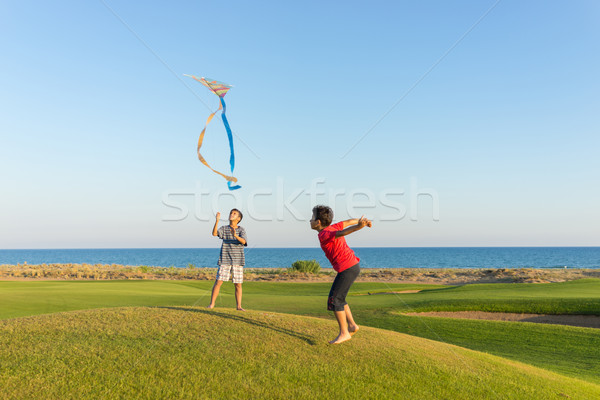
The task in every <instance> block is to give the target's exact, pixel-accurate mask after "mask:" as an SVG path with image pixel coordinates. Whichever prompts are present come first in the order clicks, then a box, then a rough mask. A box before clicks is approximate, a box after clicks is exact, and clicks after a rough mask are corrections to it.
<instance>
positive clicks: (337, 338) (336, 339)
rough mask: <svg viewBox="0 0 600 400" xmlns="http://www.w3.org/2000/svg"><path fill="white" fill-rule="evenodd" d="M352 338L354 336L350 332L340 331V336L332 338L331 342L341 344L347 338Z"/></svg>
mask: <svg viewBox="0 0 600 400" xmlns="http://www.w3.org/2000/svg"><path fill="white" fill-rule="evenodd" d="M350 339H352V336H350V333H344V334H342V333H340V334H339V335H338V337H336V338H335V339H333V340H330V341H329V344H340V343H343V342H345V341H347V340H350Z"/></svg>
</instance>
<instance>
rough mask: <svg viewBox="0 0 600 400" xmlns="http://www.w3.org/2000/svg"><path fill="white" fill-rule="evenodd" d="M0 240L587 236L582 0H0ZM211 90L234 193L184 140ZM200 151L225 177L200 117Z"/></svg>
mask: <svg viewBox="0 0 600 400" xmlns="http://www.w3.org/2000/svg"><path fill="white" fill-rule="evenodd" d="M0 51H1V54H2V55H1V57H2V62H1V63H0V90H1V91H0V113H1V118H0V138H1V141H0V171H1V172H0V185H1V190H2V195H1V196H0V248H103V247H109V248H110V247H213V246H218V245H219V243H218V241H216V240H215V239H214V238H213V237H211V236H210V231H211V228H212V224H213V219H212V218H213V217H212V215H213V213H214V212H216V211H221V212H222V213H223V214H225V215H226V214H227V213H228V210H229V209H230V208H232V207H234V206H236V207H238V208H240V209H241V210H242V211H243V212H244V214H245V217H244V220H243V222H242V225H244V226H245V227H246V229H247V231H248V236H249V240H250V245H251V246H257V247H297V246H301V247H303V246H308V247H310V246H316V245H317V239H316V235H315V232H314V231H311V230H310V229H309V224H308V220H309V218H310V210H311V208H312V206H313V205H314V204H315V203H324V204H329V205H331V206H332V207H333V208H334V211H335V214H336V219H346V218H350V217H359V216H360V215H362V214H364V215H366V216H368V217H369V218H372V219H373V221H374V227H373V229H371V230H364V231H361V232H359V233H356V234H353V235H352V236H351V237H349V239H348V241H349V243H350V244H351V245H352V246H561V245H564V246H577V245H581V246H599V245H600V211H599V208H598V204H599V203H600V156H599V154H598V153H599V149H600V135H599V133H600V112H599V111H600V79H599V74H598V71H600V3H599V2H598V1H595V0H590V1H580V0H574V1H552V0H549V1H535V0H532V1H517V0H501V1H496V0H490V1H483V0H481V1H472V0H470V1H374V2H355V1H345V2H323V1H314V2H313V1H304V2H294V3H291V2H260V1H257V2H247V1H226V2H215V1H211V2H200V1H194V2H192V1H175V2H173V1H171V2H167V1H163V2H160V1H148V2H143V3H140V2H132V1H120V0H119V1H117V0H99V1H75V0H73V1H61V0H57V1H52V2H47V1H3V2H2V3H0ZM183 74H193V75H197V76H206V77H210V78H213V79H218V80H221V81H224V82H227V83H230V84H232V85H234V88H233V89H232V90H230V91H229V93H228V94H227V96H226V97H225V100H226V101H227V115H228V118H229V122H230V124H231V127H232V129H233V131H234V135H235V137H234V144H235V148H236V161H237V164H236V170H235V176H237V177H238V178H239V183H240V184H241V185H242V189H240V190H237V191H235V192H229V191H228V190H227V187H226V184H225V181H224V180H223V179H222V178H220V177H219V176H217V175H215V174H213V173H212V172H211V171H210V170H208V169H207V168H206V167H204V166H203V165H202V164H201V163H200V162H199V161H198V159H197V156H196V142H197V140H198V135H199V133H200V131H201V129H202V127H203V126H204V123H205V121H206V118H207V117H208V115H209V114H210V112H211V111H213V110H215V109H216V108H217V107H218V99H217V97H216V96H215V95H214V94H211V93H210V92H209V91H208V90H207V89H206V88H204V87H203V86H202V85H200V84H198V83H197V82H195V81H193V80H191V79H190V78H186V77H184V76H183ZM203 154H204V155H205V156H206V158H207V159H208V161H209V162H210V163H211V164H213V166H214V167H216V168H217V169H220V170H223V171H226V170H227V166H228V158H229V153H228V145H227V138H226V133H225V130H224V128H223V125H222V123H221V121H220V119H217V118H215V119H214V120H213V122H212V123H211V124H210V125H209V128H208V131H207V134H206V139H205V144H204V146H203Z"/></svg>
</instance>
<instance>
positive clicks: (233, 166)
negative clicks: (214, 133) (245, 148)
mask: <svg viewBox="0 0 600 400" xmlns="http://www.w3.org/2000/svg"><path fill="white" fill-rule="evenodd" d="M219 98H220V99H221V105H220V106H219V108H221V107H223V112H221V118H223V125H225V130H226V131H227V138H228V139H229V150H230V151H231V155H230V156H229V165H230V166H231V173H232V174H233V169H234V168H235V153H234V152H233V135H232V134H231V128H230V127H229V122H227V117H226V116H225V111H226V110H227V106H226V105H225V100H223V98H222V97H219ZM217 111H219V110H217ZM236 182H237V180H236ZM227 186H229V190H236V189H239V188H241V186H240V185H235V186H232V185H231V181H230V180H228V181H227Z"/></svg>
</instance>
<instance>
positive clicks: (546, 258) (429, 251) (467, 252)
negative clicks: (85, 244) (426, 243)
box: [0, 247, 600, 268]
mask: <svg viewBox="0 0 600 400" xmlns="http://www.w3.org/2000/svg"><path fill="white" fill-rule="evenodd" d="M353 250H354V252H355V253H356V255H357V256H358V257H359V258H360V264H361V267H363V268H564V267H567V268H600V247H355V248H353ZM218 259H219V249H218V248H195V249H48V250H44V249H35V250H0V264H19V263H20V264H23V263H28V264H43V263H46V264H50V263H79V264H80V263H89V264H123V265H148V266H161V267H171V266H173V267H177V268H185V267H188V266H190V265H193V266H195V267H216V264H217V260H218ZM296 260H317V261H318V262H319V263H320V264H321V266H322V267H323V268H329V267H331V265H330V264H329V262H328V261H327V259H326V258H325V256H324V254H323V251H322V250H321V249H320V248H318V247H314V248H247V249H246V267H247V268H287V267H290V266H291V264H292V263H293V262H294V261H296Z"/></svg>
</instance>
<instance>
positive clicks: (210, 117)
mask: <svg viewBox="0 0 600 400" xmlns="http://www.w3.org/2000/svg"><path fill="white" fill-rule="evenodd" d="M223 104H225V103H223ZM220 109H221V105H220V104H219V108H218V109H217V111H215V112H214V113H212V114H210V115H209V116H208V119H207V120H206V125H204V129H202V132H201V133H200V138H198V149H197V152H198V159H199V160H200V162H202V164H204V165H206V166H207V167H208V168H210V169H211V171H213V172H214V173H215V174H219V175H221V176H222V177H223V178H225V179H227V186H229V190H235V189H239V188H240V187H241V186H239V185H236V186H233V187H232V186H231V182H234V183H235V182H237V178H235V177H233V176H228V175H225V174H223V173H221V172H219V171H217V170H216V169H213V167H211V166H210V165H209V164H208V162H206V160H205V159H204V157H202V154H200V148H201V147H202V142H203V141H204V133H205V132H206V127H208V124H209V123H210V121H211V120H212V119H213V117H214V116H215V114H216V113H217V112H218V111H219V110H220ZM226 128H227V129H228V131H227V132H228V133H229V125H226ZM229 143H230V145H231V146H232V147H231V149H232V150H233V145H232V144H231V140H230V142H229ZM230 161H231V160H230ZM231 172H233V167H232V168H231Z"/></svg>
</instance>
